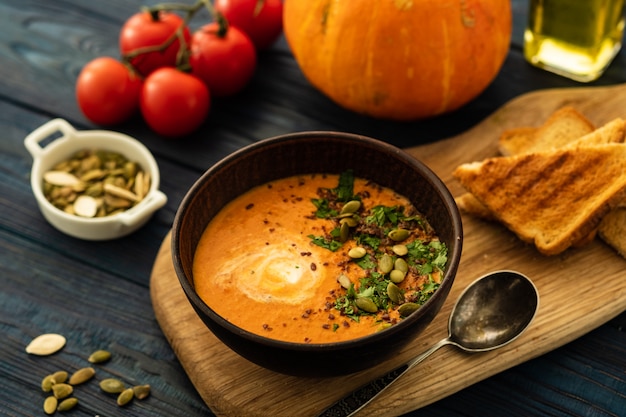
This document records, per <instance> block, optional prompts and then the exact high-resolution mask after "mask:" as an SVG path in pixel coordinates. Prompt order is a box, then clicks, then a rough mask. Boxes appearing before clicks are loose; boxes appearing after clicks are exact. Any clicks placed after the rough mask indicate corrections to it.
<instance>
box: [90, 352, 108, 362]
mask: <svg viewBox="0 0 626 417" xmlns="http://www.w3.org/2000/svg"><path fill="white" fill-rule="evenodd" d="M109 359H111V352H109V351H107V350H102V349H100V350H96V351H95V352H93V353H92V354H91V355H89V358H87V361H89V362H90V363H103V362H106V361H108V360H109Z"/></svg>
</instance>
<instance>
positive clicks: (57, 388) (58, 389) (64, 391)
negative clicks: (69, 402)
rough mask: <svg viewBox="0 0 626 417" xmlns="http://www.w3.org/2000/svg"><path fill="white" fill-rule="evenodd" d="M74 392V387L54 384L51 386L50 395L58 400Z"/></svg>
mask: <svg viewBox="0 0 626 417" xmlns="http://www.w3.org/2000/svg"><path fill="white" fill-rule="evenodd" d="M73 392H74V387H72V386H71V385H70V384H65V383H61V384H54V385H53V386H52V394H53V395H54V396H55V397H56V398H57V399H59V400H61V399H63V398H67V397H69V396H70V395H72V393H73Z"/></svg>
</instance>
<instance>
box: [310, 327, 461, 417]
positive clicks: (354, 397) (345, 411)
mask: <svg viewBox="0 0 626 417" xmlns="http://www.w3.org/2000/svg"><path fill="white" fill-rule="evenodd" d="M449 343H450V340H449V339H447V338H446V339H443V340H441V341H439V342H438V343H436V344H435V345H433V346H432V347H431V348H430V349H428V350H427V351H425V352H424V353H422V354H421V355H419V356H417V357H415V358H414V359H412V360H410V361H409V362H407V363H405V364H403V365H400V366H398V367H397V368H395V369H393V370H391V371H389V372H387V373H386V374H385V375H382V376H380V377H378V378H376V379H374V380H373V381H371V382H369V383H367V384H365V385H363V386H362V387H360V388H357V389H356V390H354V391H352V392H351V393H350V394H348V395H346V396H345V397H343V398H342V399H340V400H339V401H337V402H336V403H334V404H333V405H331V406H330V407H328V408H327V409H326V410H324V411H322V413H321V414H318V415H317V417H351V416H353V415H354V414H356V413H357V412H358V411H360V410H361V409H363V408H364V407H365V406H366V405H367V404H369V403H370V402H372V400H374V399H375V398H376V397H378V396H379V395H380V394H381V393H382V392H383V391H384V390H385V389H387V388H388V387H389V386H390V385H391V384H393V383H394V382H395V381H396V380H397V379H398V378H400V377H401V376H402V375H404V374H405V373H406V372H407V371H408V370H409V369H411V368H412V367H414V366H415V365H417V364H418V363H420V362H422V361H423V360H424V359H426V358H427V357H429V356H430V355H431V354H432V353H433V352H435V351H436V350H437V349H439V348H440V347H442V346H444V345H447V344H449Z"/></svg>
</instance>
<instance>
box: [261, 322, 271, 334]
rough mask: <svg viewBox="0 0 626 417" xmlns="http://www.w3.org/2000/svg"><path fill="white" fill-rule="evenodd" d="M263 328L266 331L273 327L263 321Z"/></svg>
mask: <svg viewBox="0 0 626 417" xmlns="http://www.w3.org/2000/svg"><path fill="white" fill-rule="evenodd" d="M263 330H267V331H268V332H271V331H272V330H273V329H272V328H271V327H270V325H269V324H267V323H264V324H263Z"/></svg>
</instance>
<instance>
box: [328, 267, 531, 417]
mask: <svg viewBox="0 0 626 417" xmlns="http://www.w3.org/2000/svg"><path fill="white" fill-rule="evenodd" d="M538 306H539V293H538V292H537V288H536V287H535V285H534V284H533V283H532V281H531V280H530V279H528V278H527V277H526V276H525V275H522V274H520V273H519V272H515V271H506V270H504V271H496V272H492V273H489V274H487V275H484V276H482V277H480V278H478V279H477V280H476V281H474V282H473V283H471V284H470V285H469V286H468V287H467V288H466V289H465V291H463V293H462V294H461V296H460V297H459V299H458V300H457V302H456V305H455V306H454V308H453V310H452V313H451V314H450V319H449V321H448V337H447V338H445V339H443V340H441V341H439V342H438V343H436V344H435V345H434V346H433V347H431V348H430V349H428V350H427V351H425V352H424V353H422V354H421V355H419V356H417V357H416V358H414V359H412V360H410V361H409V362H407V363H405V364H404V365H401V366H399V367H398V368H396V369H394V370H392V371H390V372H388V373H387V374H385V375H383V376H381V377H379V378H377V379H375V380H373V381H371V382H370V383H368V384H367V385H364V386H362V387H361V388H358V389H357V390H356V391H353V392H352V393H350V394H348V395H347V396H346V397H344V398H343V399H341V400H339V401H338V402H336V403H335V404H333V405H332V406H330V407H329V408H327V409H326V410H325V411H323V412H322V413H321V414H319V415H318V417H350V416H353V415H354V414H356V413H357V412H358V411H360V410H361V409H362V408H363V407H365V406H366V405H367V404H369V403H370V402H371V401H372V400H374V399H375V398H376V397H378V395H380V393H382V392H383V391H384V390H385V389H386V388H388V387H389V386H390V385H391V384H392V383H393V382H395V381H396V380H397V379H398V378H399V377H400V376H402V375H404V374H405V373H406V372H407V371H408V370H409V369H411V368H413V367H414V366H415V365H417V364H418V363H420V362H422V361H423V360H424V359H426V358H427V357H429V356H430V355H431V354H432V353H433V352H435V351H436V350H437V349H439V348H440V347H442V346H444V345H454V346H457V347H459V348H461V349H463V350H465V351H467V352H486V351H488V350H493V349H496V348H499V347H501V346H504V345H506V344H507V343H510V342H511V341H513V340H515V339H516V338H517V337H518V336H519V335H520V334H521V333H522V332H523V331H524V330H525V329H526V328H527V327H528V325H529V324H530V322H531V321H532V320H533V318H534V317H535V313H536V312H537V308H538Z"/></svg>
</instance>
